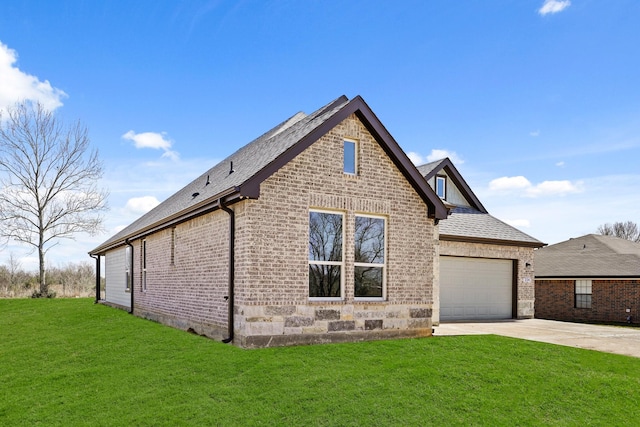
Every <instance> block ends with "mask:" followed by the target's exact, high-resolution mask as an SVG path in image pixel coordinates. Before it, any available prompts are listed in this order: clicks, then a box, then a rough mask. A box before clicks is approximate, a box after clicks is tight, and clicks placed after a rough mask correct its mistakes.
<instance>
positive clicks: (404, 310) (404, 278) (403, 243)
mask: <svg viewBox="0 0 640 427" xmlns="http://www.w3.org/2000/svg"><path fill="white" fill-rule="evenodd" d="M345 137H347V138H351V139H355V140H357V141H358V144H357V148H358V174H357V176H349V175H345V174H344V173H343V157H342V146H343V140H344V138H345ZM310 208H321V209H331V210H337V211H340V212H343V213H344V215H345V219H344V227H345V242H344V245H343V247H344V251H345V252H344V256H345V271H344V275H345V295H344V297H345V298H344V300H343V301H339V302H333V301H332V302H310V301H309V290H308V289H309V278H308V274H309V273H308V270H309V265H308V244H309V243H308V242H309V240H308V239H309V237H308V236H309V234H308V227H309V209H310ZM236 212H237V219H236V220H237V224H238V227H237V231H236V233H237V234H236V237H237V242H236V245H237V246H236V248H237V252H236V254H237V265H236V273H237V275H236V311H237V316H236V324H235V327H236V331H237V332H236V333H237V336H238V341H239V342H240V343H241V345H244V346H264V345H282V344H290V343H310V342H326V341H344V340H358V339H370V338H378V337H380V338H381V337H395V336H422V335H430V334H431V325H432V323H431V314H432V307H433V286H432V285H433V259H434V254H435V252H434V251H435V239H434V235H435V231H434V226H433V220H430V219H429V218H428V217H427V207H426V205H425V204H424V202H423V201H422V199H421V198H420V197H419V196H418V195H417V194H416V192H415V191H414V189H413V188H412V187H411V186H410V184H409V183H408V182H407V181H406V179H405V178H404V176H403V175H402V173H401V172H400V171H399V170H398V169H397V167H396V166H395V165H394V164H393V162H392V161H391V160H390V159H389V158H388V157H387V155H386V154H385V152H384V151H383V150H382V148H381V147H380V146H379V145H378V143H377V142H376V141H375V140H374V139H373V137H372V136H371V135H370V134H369V132H368V131H367V130H366V128H365V127H364V126H363V125H362V123H361V122H360V121H359V120H358V119H357V117H356V116H355V115H351V116H350V117H349V118H347V119H345V120H344V121H343V122H342V123H341V124H339V125H338V126H336V127H335V128H334V129H333V130H332V131H330V132H329V133H327V134H326V135H325V136H323V137H322V138H321V139H320V140H318V141H317V142H315V143H314V144H313V145H311V146H310V147H309V148H308V149H306V150H305V151H304V152H302V153H301V154H300V155H298V156H297V157H296V158H295V159H293V160H292V161H291V162H289V164H287V165H286V166H284V167H283V168H281V169H280V170H279V171H277V172H276V173H275V174H274V175H272V176H271V177H270V178H269V179H267V180H266V181H265V182H263V183H262V185H261V188H260V198H259V199H258V200H250V201H246V202H244V204H243V205H242V206H237V207H236ZM357 213H368V214H376V215H382V216H385V217H386V218H387V299H386V301H380V302H377V301H376V302H363V301H357V300H356V299H355V298H354V280H353V274H354V273H353V260H354V253H353V246H354V238H353V233H354V223H355V215H356V214H357Z"/></svg>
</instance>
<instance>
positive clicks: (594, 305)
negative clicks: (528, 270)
mask: <svg viewBox="0 0 640 427" xmlns="http://www.w3.org/2000/svg"><path fill="white" fill-rule="evenodd" d="M535 283H536V317H537V318H540V319H552V320H564V321H570V322H571V321H579V322H626V321H627V317H628V316H631V321H632V322H633V323H640V280H625V279H619V280H592V282H591V292H592V293H591V308H575V294H574V292H575V280H542V279H537V280H536V281H535ZM627 309H629V310H630V311H629V312H628V313H627V311H626V310H627Z"/></svg>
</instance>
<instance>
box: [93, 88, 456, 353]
mask: <svg viewBox="0 0 640 427" xmlns="http://www.w3.org/2000/svg"><path fill="white" fill-rule="evenodd" d="M447 215H448V208H447V207H446V206H445V203H444V202H443V200H441V198H440V197H438V196H437V195H436V194H435V192H434V191H433V189H432V188H431V187H430V186H429V185H428V183H427V181H426V180H425V179H424V177H423V176H422V175H421V174H420V172H418V170H417V169H416V167H415V166H413V164H412V163H411V161H410V160H409V159H408V158H407V156H406V155H405V153H404V152H403V151H402V149H401V148H400V147H399V145H398V144H397V142H396V141H395V140H394V139H393V137H392V136H391V135H390V134H389V132H388V131H387V130H386V129H385V127H384V126H383V125H382V123H381V122H380V120H379V119H378V118H377V117H376V115H375V114H374V113H373V111H372V110H371V109H370V108H369V106H368V105H367V104H366V103H365V101H364V100H363V99H362V98H361V97H359V96H358V97H356V98H354V99H351V100H349V99H347V98H346V97H344V96H342V97H340V98H338V99H336V100H335V101H333V102H331V103H329V104H328V105H326V106H324V107H322V108H320V109H319V110H317V111H315V112H314V113H311V114H308V115H307V114H304V113H298V114H295V115H294V116H292V117H291V118H289V119H287V120H285V121H284V122H282V123H280V124H279V125H277V126H276V127H274V128H273V129H271V130H270V131H268V132H267V133H265V134H264V135H262V136H260V137H258V138H257V139H255V140H254V141H252V142H251V143H249V144H247V145H246V146H244V147H242V148H241V149H239V150H238V151H237V152H235V153H233V154H232V155H230V156H229V157H228V158H226V159H225V160H223V161H222V162H220V163H219V164H218V165H216V166H214V167H213V168H211V169H210V170H208V171H206V172H204V173H203V174H202V175H200V176H199V177H198V178H196V179H195V180H194V181H193V182H191V183H190V184H188V185H187V186H185V187H184V188H183V189H181V190H180V191H178V192H177V193H175V194H174V195H172V196H171V197H169V198H168V199H167V200H165V201H164V202H162V203H161V204H160V205H158V206H157V207H156V208H154V209H153V210H151V211H149V212H148V213H147V214H145V215H143V216H142V217H141V218H139V219H138V220H136V221H135V222H133V223H132V224H131V225H129V226H128V227H126V228H124V229H123V230H122V231H120V232H119V233H117V234H116V235H114V236H112V237H111V238H109V239H108V240H107V241H105V242H104V243H102V244H101V245H100V246H98V247H97V248H95V249H94V250H92V251H91V252H90V255H91V256H92V257H94V258H96V259H97V263H96V264H97V266H98V268H99V266H100V259H102V258H103V259H104V264H105V269H106V274H105V275H106V291H105V297H104V299H103V300H101V302H103V303H105V304H110V305H113V306H116V307H121V308H124V309H127V310H129V311H130V312H131V313H133V314H135V315H137V316H140V317H144V318H147V319H151V320H155V321H158V322H162V323H164V324H167V325H171V326H174V327H177V328H181V329H184V330H191V331H193V332H195V333H198V334H203V335H206V336H209V337H211V338H215V339H222V340H223V341H225V342H233V343H234V344H235V345H238V346H241V347H265V346H275V345H288V344H306V343H321V342H340V341H355V340H363V339H380V338H395V337H418V336H428V335H431V333H432V325H433V313H434V309H436V307H437V295H436V294H435V292H437V282H438V277H437V275H438V262H439V259H438V250H439V247H440V245H439V240H438V223H439V222H440V221H441V220H445V219H446V218H447ZM98 276H99V274H98ZM99 298H100V297H99V296H98V295H97V299H99Z"/></svg>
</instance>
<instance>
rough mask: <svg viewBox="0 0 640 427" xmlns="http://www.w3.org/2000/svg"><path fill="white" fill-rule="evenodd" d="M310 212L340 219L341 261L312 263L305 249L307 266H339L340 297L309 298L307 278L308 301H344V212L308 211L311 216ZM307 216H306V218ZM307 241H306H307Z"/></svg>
mask: <svg viewBox="0 0 640 427" xmlns="http://www.w3.org/2000/svg"><path fill="white" fill-rule="evenodd" d="M311 212H318V213H326V214H335V215H340V216H341V217H342V261H314V260H310V259H308V258H309V253H308V250H309V248H308V247H307V259H308V265H311V264H314V265H337V266H340V296H339V297H312V296H309V278H308V277H307V298H309V301H344V284H345V274H344V273H345V262H344V258H345V256H344V251H345V240H344V238H345V217H346V215H345V213H344V212H340V211H333V210H328V209H309V214H311ZM308 216H309V215H307V217H308ZM308 228H309V227H308V226H307V232H308V231H309V230H308ZM308 240H309V239H307V241H308Z"/></svg>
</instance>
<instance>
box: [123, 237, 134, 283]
mask: <svg viewBox="0 0 640 427" xmlns="http://www.w3.org/2000/svg"><path fill="white" fill-rule="evenodd" d="M132 262H133V258H132V256H131V246H125V250H124V274H125V279H124V280H125V284H124V290H125V291H127V292H130V291H131V263H132Z"/></svg>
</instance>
